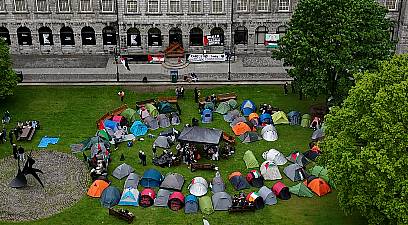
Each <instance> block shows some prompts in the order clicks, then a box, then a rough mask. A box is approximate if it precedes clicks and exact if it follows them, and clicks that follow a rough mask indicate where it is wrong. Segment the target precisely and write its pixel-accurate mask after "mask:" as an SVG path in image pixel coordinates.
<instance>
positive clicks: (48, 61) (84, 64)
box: [12, 55, 110, 68]
mask: <svg viewBox="0 0 408 225" xmlns="http://www.w3.org/2000/svg"><path fill="white" fill-rule="evenodd" d="M109 57H110V56H109V55H56V56H54V55H12V59H13V68H105V67H106V64H107V63H108V60H109Z"/></svg>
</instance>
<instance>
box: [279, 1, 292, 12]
mask: <svg viewBox="0 0 408 225" xmlns="http://www.w3.org/2000/svg"><path fill="white" fill-rule="evenodd" d="M289 1H290V0H279V8H278V11H280V12H289Z"/></svg>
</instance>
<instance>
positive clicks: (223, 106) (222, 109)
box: [214, 102, 231, 115]
mask: <svg viewBox="0 0 408 225" xmlns="http://www.w3.org/2000/svg"><path fill="white" fill-rule="evenodd" d="M230 110H231V107H230V105H229V104H228V103H227V102H221V103H220V104H219V105H218V107H217V109H216V110H215V111H214V112H216V113H219V114H221V115H225V114H227V113H228V111H230Z"/></svg>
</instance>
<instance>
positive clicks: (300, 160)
mask: <svg viewBox="0 0 408 225" xmlns="http://www.w3.org/2000/svg"><path fill="white" fill-rule="evenodd" d="M286 159H287V160H288V161H289V162H292V163H296V164H298V165H299V166H301V167H305V166H306V165H307V164H309V160H308V159H307V158H306V157H304V155H303V154H302V153H301V152H298V151H293V152H291V153H290V154H289V155H288V156H287V157H286Z"/></svg>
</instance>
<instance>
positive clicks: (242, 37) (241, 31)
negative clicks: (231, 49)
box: [234, 26, 248, 45]
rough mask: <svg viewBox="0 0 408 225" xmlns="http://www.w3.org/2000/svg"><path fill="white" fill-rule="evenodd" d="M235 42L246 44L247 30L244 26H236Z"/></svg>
mask: <svg viewBox="0 0 408 225" xmlns="http://www.w3.org/2000/svg"><path fill="white" fill-rule="evenodd" d="M234 43H235V44H244V45H246V44H248V30H247V29H246V27H244V26H240V27H237V28H236V29H235V34H234Z"/></svg>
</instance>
